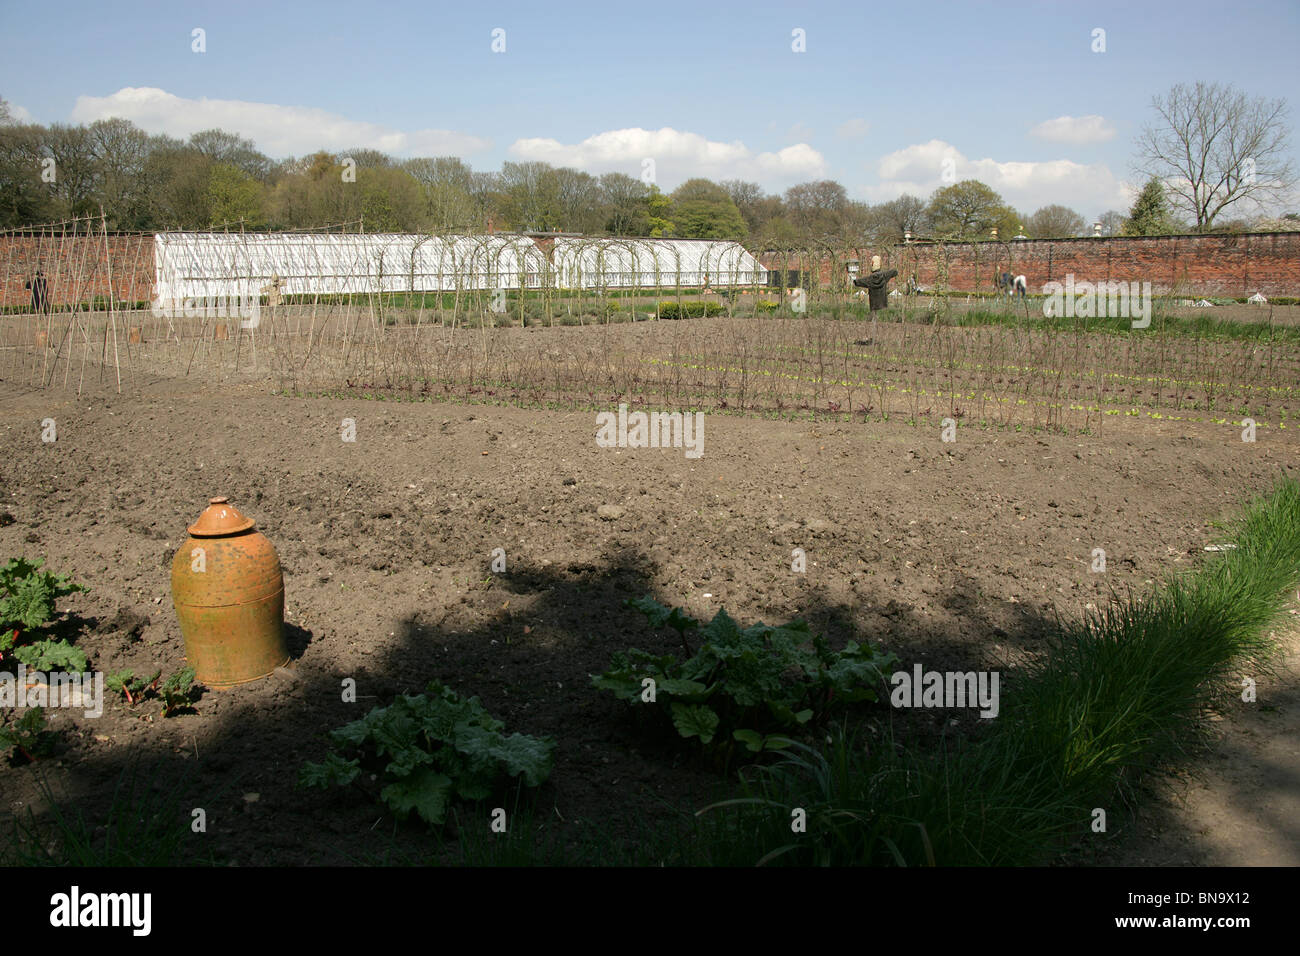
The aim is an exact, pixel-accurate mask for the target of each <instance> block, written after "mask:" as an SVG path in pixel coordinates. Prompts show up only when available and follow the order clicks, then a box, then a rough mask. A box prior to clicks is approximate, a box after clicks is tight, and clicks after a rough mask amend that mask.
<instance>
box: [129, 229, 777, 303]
mask: <svg viewBox="0 0 1300 956" xmlns="http://www.w3.org/2000/svg"><path fill="white" fill-rule="evenodd" d="M548 246H549V248H547V247H548ZM544 250H545V251H544ZM154 268H155V281H154V293H153V300H154V301H153V305H154V310H155V312H157V313H158V314H162V315H178V314H183V313H184V312H185V310H186V303H187V302H188V303H191V304H192V303H195V302H208V303H211V302H213V301H227V302H229V301H234V300H247V299H251V298H254V297H260V296H265V295H267V294H270V293H274V292H278V293H279V294H280V295H285V296H311V295H366V294H376V293H380V292H388V293H392V292H440V291H454V290H458V289H459V290H472V289H480V290H481V289H499V288H505V289H519V288H521V287H522V288H530V289H531V288H540V287H542V286H544V285H550V286H554V287H559V288H566V289H593V288H660V287H669V288H671V287H676V286H683V287H688V288H690V287H701V288H702V287H705V286H710V285H712V286H730V285H754V284H762V283H765V282H766V281H767V270H765V269H764V268H763V267H762V265H760V264H759V262H758V260H757V259H755V258H754V257H753V256H751V255H750V254H749V253H748V252H746V251H745V249H744V247H742V246H741V245H740V244H739V243H736V242H724V241H712V240H703V239H610V238H590V239H588V238H574V237H570V236H557V237H555V238H554V239H551V238H549V237H539V238H538V240H537V241H535V240H534V239H532V238H529V237H527V236H520V235H508V234H500V235H490V236H432V235H396V234H375V235H356V234H352V235H344V234H310V233H275V234H264V233H244V234H239V233H195V232H172V233H159V234H158V235H157V236H156V237H155V239H154Z"/></svg>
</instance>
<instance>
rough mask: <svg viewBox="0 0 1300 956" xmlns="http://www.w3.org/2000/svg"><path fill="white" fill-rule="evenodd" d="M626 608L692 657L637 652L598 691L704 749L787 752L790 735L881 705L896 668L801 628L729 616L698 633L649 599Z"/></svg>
mask: <svg viewBox="0 0 1300 956" xmlns="http://www.w3.org/2000/svg"><path fill="white" fill-rule="evenodd" d="M628 605H629V606H631V607H634V608H636V609H637V610H639V611H641V612H642V613H643V614H645V616H646V619H647V620H648V622H649V623H650V625H651V626H652V627H670V628H672V629H673V630H675V631H676V632H677V636H678V640H679V642H680V643H681V645H682V647H683V649H684V651H685V653H686V657H685V659H682V660H679V659H678V657H677V655H675V654H651V653H649V652H647V651H642V650H638V649H636V648H631V649H629V650H628V651H626V652H620V653H616V654H614V655H613V658H612V662H611V666H610V668H609V670H607V671H605V672H604V673H603V674H597V675H593V676H592V684H593V685H594V686H596V687H598V688H600V689H601V690H607V691H610V692H611V693H613V694H614V695H615V696H617V697H619V698H620V699H622V700H626V701H628V702H629V703H630V704H633V705H638V706H639V705H643V704H649V705H652V706H654V707H655V708H656V710H657V712H658V713H661V714H663V715H664V717H665V719H668V720H671V722H672V725H673V727H675V728H676V730H677V733H678V734H679V735H680V736H682V737H684V738H687V739H690V738H696V739H698V740H699V741H700V743H701V744H704V745H706V746H708V745H714V746H717V745H719V744H721V745H724V746H727V747H730V746H731V743H730V742H731V741H737V742H739V743H742V744H744V745H745V749H746V750H748V751H750V752H751V753H758V752H760V751H763V750H779V749H782V748H784V747H786V746H789V738H788V737H787V736H785V735H786V734H789V733H797V732H799V731H801V730H803V729H805V728H809V729H810V728H811V727H813V726H815V725H818V724H820V723H822V722H823V721H824V720H825V719H826V718H827V717H828V716H830V715H831V714H832V713H833V712H834V711H836V710H838V709H841V708H842V707H844V706H845V705H848V704H851V703H856V702H859V701H874V700H877V699H878V694H877V691H878V689H879V688H880V687H882V686H883V684H884V675H885V673H886V672H887V671H889V670H890V669H892V668H893V666H894V665H895V664H897V662H898V659H897V658H896V657H895V656H894V655H893V654H887V653H883V652H881V651H880V650H877V649H874V648H872V647H870V646H869V645H865V644H858V643H857V642H856V641H849V642H848V644H846V645H845V647H844V648H843V650H839V651H833V650H831V649H830V647H829V646H828V645H827V643H826V641H825V640H824V639H823V638H822V637H821V636H819V635H812V634H811V633H810V631H809V628H808V625H807V623H805V622H803V621H795V622H793V623H790V624H786V625H781V626H772V625H767V624H762V623H759V624H755V625H754V626H752V627H748V628H743V629H742V628H741V627H740V626H739V625H738V624H737V623H736V622H735V621H734V620H732V618H731V616H730V615H728V614H727V612H726V611H725V610H719V611H718V613H717V614H716V615H715V616H714V617H713V620H711V621H710V622H709V623H708V624H705V625H701V624H700V622H698V621H696V620H695V619H693V618H691V617H689V615H687V614H686V613H685V612H683V611H681V610H679V609H677V608H672V609H669V608H667V607H665V606H663V605H662V604H660V603H658V602H657V601H655V600H653V599H652V598H649V597H646V598H641V599H638V600H632V601H629V602H628ZM688 635H690V636H694V637H697V638H698V641H699V643H698V646H696V647H692V646H691V643H690V639H691V638H690V637H688Z"/></svg>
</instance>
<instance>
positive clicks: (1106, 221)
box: [1097, 209, 1128, 236]
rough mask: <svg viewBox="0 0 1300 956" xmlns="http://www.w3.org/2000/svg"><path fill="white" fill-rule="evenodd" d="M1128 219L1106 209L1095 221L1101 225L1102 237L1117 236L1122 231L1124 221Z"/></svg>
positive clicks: (1114, 210)
mask: <svg viewBox="0 0 1300 956" xmlns="http://www.w3.org/2000/svg"><path fill="white" fill-rule="evenodd" d="M1126 218H1128V217H1126V216H1125V215H1124V214H1123V213H1122V212H1120V211H1119V210H1117V209H1108V210H1106V211H1105V212H1104V213H1102V214H1101V215H1100V216H1098V217H1097V221H1098V222H1100V223H1101V234H1102V235H1103V236H1118V235H1120V234H1121V233H1122V232H1123V230H1124V220H1125V219H1126Z"/></svg>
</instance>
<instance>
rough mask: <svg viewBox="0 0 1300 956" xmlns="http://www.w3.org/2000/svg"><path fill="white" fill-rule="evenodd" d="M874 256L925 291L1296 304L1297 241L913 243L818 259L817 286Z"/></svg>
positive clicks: (777, 258) (1283, 237) (867, 267)
mask: <svg viewBox="0 0 1300 956" xmlns="http://www.w3.org/2000/svg"><path fill="white" fill-rule="evenodd" d="M873 254H875V255H879V256H880V257H881V259H882V260H883V262H884V264H885V266H884V267H885V268H887V269H898V271H899V278H900V279H903V278H904V277H906V276H907V275H908V274H909V273H915V274H916V277H917V281H918V282H919V283H920V284H921V286H922V287H924V288H933V287H935V286H940V285H944V284H945V283H944V282H943V281H941V280H942V279H943V274H944V273H945V272H946V274H947V281H946V285H947V287H948V288H950V289H955V290H958V291H963V292H989V291H992V290H993V288H994V285H993V277H994V276H995V275H996V274H998V273H1000V272H1010V273H1012V274H1014V275H1024V276H1025V279H1026V281H1027V282H1028V284H1029V291H1030V292H1039V291H1041V290H1042V287H1043V284H1044V283H1047V282H1053V281H1056V282H1064V281H1065V277H1066V275H1067V274H1073V275H1074V278H1075V281H1076V282H1084V281H1087V282H1106V281H1109V280H1112V279H1113V280H1117V281H1122V282H1150V283H1151V289H1152V291H1153V292H1154V293H1157V294H1167V293H1172V294H1175V295H1178V294H1182V295H1187V296H1224V297H1229V296H1231V297H1236V298H1241V297H1245V296H1250V295H1254V294H1255V293H1256V292H1262V293H1263V294H1264V295H1265V296H1300V233H1297V232H1282V233H1246V234H1241V235H1214V236H1168V237H1163V238H1158V239H1144V238H1120V237H1113V238H1089V239H1037V240H1020V241H1014V240H1013V241H1010V242H971V243H951V244H942V245H941V244H933V243H912V244H909V245H901V246H894V247H893V248H882V249H876V250H871V249H861V250H857V251H856V252H851V251H848V250H846V251H845V252H844V253H843V254H840V253H837V254H836V255H835V256H834V257H831V256H826V257H821V258H820V261H819V263H818V265H819V268H818V273H819V276H818V278H819V280H820V282H821V283H822V284H823V285H824V284H827V283H834V282H836V281H842V280H839V279H838V277H839V276H844V275H847V270H846V268H845V262H844V260H845V259H847V258H857V259H858V260H859V262H860V265H859V269H860V272H861V274H862V275H866V274H867V273H868V272H870V271H871V256H872V255H873ZM760 258H761V259H762V261H763V264H764V265H765V266H767V267H768V268H774V269H780V268H786V269H806V268H809V265H810V264H809V263H808V262H807V261H797V259H798V257H793V256H790V257H787V256H785V255H784V254H782V253H765V254H764V255H763V256H761V257H760Z"/></svg>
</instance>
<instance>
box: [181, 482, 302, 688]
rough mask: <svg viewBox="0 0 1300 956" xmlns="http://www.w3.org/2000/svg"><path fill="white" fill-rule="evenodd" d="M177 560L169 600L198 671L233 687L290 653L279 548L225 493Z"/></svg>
mask: <svg viewBox="0 0 1300 956" xmlns="http://www.w3.org/2000/svg"><path fill="white" fill-rule="evenodd" d="M189 532H190V537H189V538H188V539H187V540H186V541H185V543H184V544H182V545H181V546H180V548H179V549H178V550H177V552H176V557H175V558H174V559H173V560H172V603H173V604H174V605H175V606H176V616H177V618H179V619H180V622H181V634H182V635H183V636H184V638H185V656H186V657H187V658H188V659H189V662H190V664H192V665H193V666H194V669H195V678H196V679H197V680H198V681H200V682H201V683H204V684H207V685H208V686H209V687H213V688H222V687H230V686H231V685H233V684H242V683H244V682H246V681H251V680H257V679H258V678H260V677H266V676H267V675H268V674H270V673H271V672H272V671H273V670H275V669H276V668H277V667H279V666H280V665H282V664H285V663H287V662H288V660H289V651H288V647H287V646H286V644H285V640H284V575H283V574H282V573H281V571H280V559H279V558H278V557H277V556H276V553H275V548H274V547H272V546H271V542H270V541H268V540H267V539H266V537H265V536H264V535H262V534H261V533H260V532H259V531H257V530H256V529H255V528H254V527H253V521H252V519H251V518H247V517H245V516H244V515H242V514H241V513H240V512H239V511H238V510H237V509H236V508H235V507H234V506H233V505H231V504H230V501H229V499H228V498H213V499H211V503H210V504H209V506H208V507H207V508H206V509H205V510H204V512H203V514H201V515H199V519H198V520H197V521H195V522H194V524H192V525H190V528H189Z"/></svg>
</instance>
